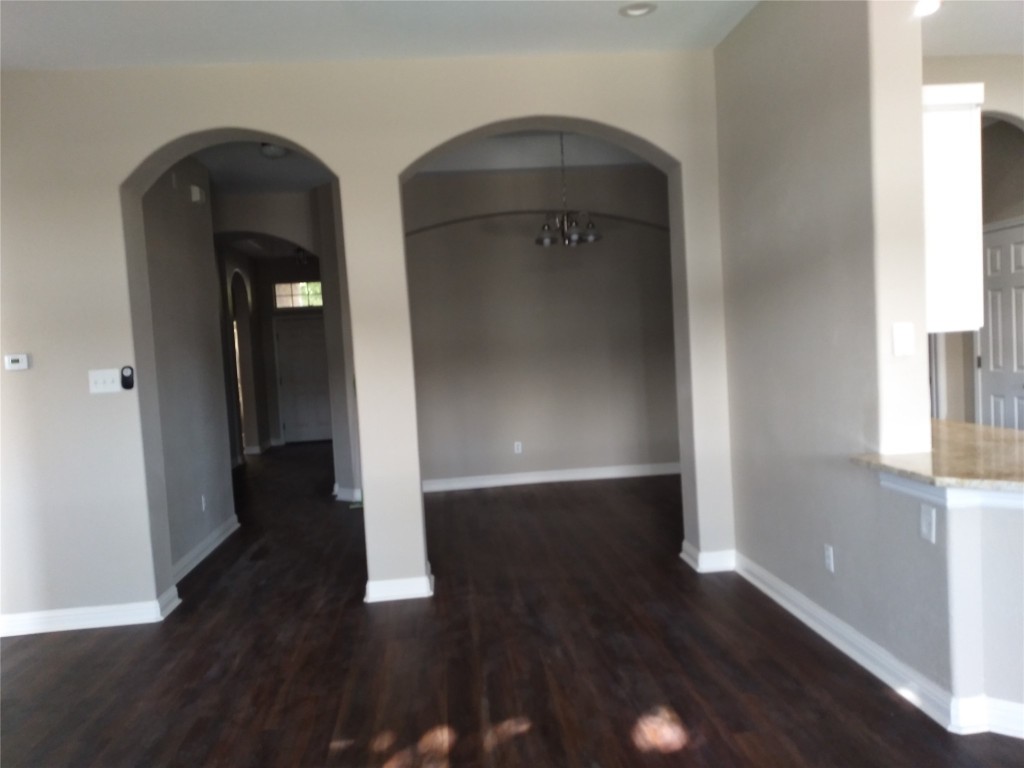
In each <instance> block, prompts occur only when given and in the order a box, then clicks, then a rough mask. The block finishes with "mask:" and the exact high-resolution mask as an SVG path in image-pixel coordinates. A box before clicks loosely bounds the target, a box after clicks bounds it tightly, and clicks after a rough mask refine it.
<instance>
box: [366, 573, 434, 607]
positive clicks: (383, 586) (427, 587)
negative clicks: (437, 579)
mask: <svg viewBox="0 0 1024 768" xmlns="http://www.w3.org/2000/svg"><path fill="white" fill-rule="evenodd" d="M433 594H434V577H433V576H431V575H430V574H429V573H428V574H427V575H426V576H414V577H413V578H411V579H376V580H371V581H368V582H366V598H365V602H367V603H386V602H389V601H391V600H411V599H414V598H422V597H432V596H433Z"/></svg>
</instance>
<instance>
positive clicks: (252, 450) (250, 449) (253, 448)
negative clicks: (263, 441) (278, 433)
mask: <svg viewBox="0 0 1024 768" xmlns="http://www.w3.org/2000/svg"><path fill="white" fill-rule="evenodd" d="M244 453H245V455H246V456H259V455H260V454H261V453H263V447H262V446H259V445H247V446H245V451H244Z"/></svg>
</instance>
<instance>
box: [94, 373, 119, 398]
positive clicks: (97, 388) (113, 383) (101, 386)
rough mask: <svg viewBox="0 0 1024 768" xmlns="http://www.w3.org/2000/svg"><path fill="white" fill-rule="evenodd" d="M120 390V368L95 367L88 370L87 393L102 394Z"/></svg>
mask: <svg viewBox="0 0 1024 768" xmlns="http://www.w3.org/2000/svg"><path fill="white" fill-rule="evenodd" d="M120 391H121V369H120V368H97V369H95V370H91V371H89V394H91V395H103V394H110V393H112V392H120Z"/></svg>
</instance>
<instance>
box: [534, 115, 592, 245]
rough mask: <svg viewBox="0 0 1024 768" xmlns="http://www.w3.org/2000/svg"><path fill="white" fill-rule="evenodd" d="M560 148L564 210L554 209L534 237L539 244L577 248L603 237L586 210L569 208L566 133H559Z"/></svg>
mask: <svg viewBox="0 0 1024 768" xmlns="http://www.w3.org/2000/svg"><path fill="white" fill-rule="evenodd" d="M558 148H559V152H560V155H561V171H562V210H560V211H552V212H551V213H549V214H548V215H547V220H546V221H545V222H544V225H543V226H542V227H541V228H540V233H539V234H538V235H537V237H536V238H535V239H534V242H535V243H536V244H537V245H540V246H542V247H544V248H549V247H551V246H552V245H554V244H555V243H561V244H562V245H568V246H569V247H570V248H575V247H576V246H577V245H585V244H586V243H596V242H597V241H598V240H600V239H601V233H600V232H598V231H597V225H595V224H594V221H593V220H592V219H591V218H590V214H588V213H587V212H586V211H572V210H569V205H568V204H567V203H566V200H565V134H564V133H559V134H558Z"/></svg>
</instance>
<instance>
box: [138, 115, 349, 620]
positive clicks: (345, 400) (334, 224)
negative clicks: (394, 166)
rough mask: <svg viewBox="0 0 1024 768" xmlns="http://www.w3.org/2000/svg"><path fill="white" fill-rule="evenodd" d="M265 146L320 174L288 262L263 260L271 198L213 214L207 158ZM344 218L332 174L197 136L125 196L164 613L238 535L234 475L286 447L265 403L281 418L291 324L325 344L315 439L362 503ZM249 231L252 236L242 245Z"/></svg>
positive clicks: (223, 139)
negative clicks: (188, 580) (243, 464)
mask: <svg viewBox="0 0 1024 768" xmlns="http://www.w3.org/2000/svg"><path fill="white" fill-rule="evenodd" d="M268 146H270V147H273V148H274V149H273V150H272V152H271V153H268V152H266V151H264V152H263V154H264V155H265V157H266V158H272V157H273V154H274V153H293V154H294V156H296V157H302V158H304V159H305V160H306V161H308V162H309V163H311V164H316V165H318V166H319V167H320V168H321V171H322V174H321V175H319V176H317V177H316V183H317V186H315V187H314V186H310V187H309V188H308V189H302V190H299V191H298V192H295V193H294V194H290V196H286V197H288V200H292V198H294V200H292V202H291V203H288V205H291V206H292V207H295V204H296V203H295V201H296V200H297V201H298V205H299V208H301V209H302V210H301V211H300V212H299V214H297V215H289V216H285V217H284V218H283V219H281V220H283V221H284V222H285V226H284V230H285V234H286V235H291V232H290V231H289V229H288V226H287V224H288V223H289V222H295V221H298V222H299V224H298V228H297V230H296V231H297V232H298V234H295V235H291V236H293V237H294V239H295V240H297V241H301V245H295V244H294V243H293V244H292V247H291V248H289V249H284V250H282V252H281V253H277V252H276V251H277V250H278V249H276V248H274V247H268V245H267V244H268V243H270V244H275V243H277V242H284V241H281V240H280V238H278V237H277V233H278V232H279V230H280V229H281V225H280V221H279V220H278V219H277V218H275V216H274V215H273V213H274V210H275V199H276V198H275V196H274V195H268V194H257V193H253V194H250V195H248V196H246V195H244V194H243V195H239V194H235V195H233V197H232V196H229V195H227V194H226V193H225V194H224V200H225V201H227V202H231V203H232V204H231V205H228V204H227V202H225V204H223V205H220V206H219V207H218V206H215V205H213V199H212V196H211V191H212V190H214V189H216V187H215V185H214V183H213V181H212V179H213V178H214V176H213V175H212V174H213V173H214V171H213V170H210V169H211V168H212V165H211V161H210V160H209V158H208V157H205V156H204V155H203V153H204V152H206V153H208V152H209V151H211V150H212V149H216V148H218V147H235V148H237V147H241V148H243V149H244V148H246V147H252V148H253V151H254V152H255V153H256V155H258V154H259V153H260V152H261V150H265V149H266V148H267V147H268ZM278 156H281V155H280V154H278ZM257 162H259V160H258V161H257ZM204 163H205V164H204ZM310 183H312V182H310ZM234 191H235V192H237V191H238V190H234ZM218 194H219V193H218ZM228 197H232V200H231V201H228V200H227V198H228ZM277 197H282V196H281V195H277ZM236 198H242V199H236ZM268 199H270V202H269V203H268V202H267V200H268ZM285 202H286V203H287V201H285ZM338 202H339V193H338V183H337V178H336V176H335V175H334V174H333V172H330V171H329V169H327V167H326V166H325V165H324V164H323V163H322V162H320V161H319V160H317V159H316V158H314V157H313V156H312V155H311V154H310V153H308V152H306V151H305V150H304V149H303V148H302V147H300V146H298V145H296V144H294V143H292V142H289V141H287V140H286V139H283V138H281V137H278V136H271V135H268V134H265V133H261V132H256V131H250V130H242V129H223V130H211V131H202V132H199V133H195V134H190V135H187V136H183V137H180V138H178V139H176V140H174V141H172V142H170V143H168V144H165V145H164V146H163V147H161V148H160V149H158V150H156V151H155V152H153V153H152V154H151V155H149V156H148V157H147V158H146V159H145V160H144V161H143V162H142V163H141V164H140V165H139V166H138V167H137V168H136V169H135V171H134V172H133V173H132V174H131V175H130V176H129V177H128V178H127V179H126V180H125V181H124V183H123V184H122V186H121V204H122V213H123V221H124V234H125V246H126V255H127V273H128V280H129V297H130V305H131V315H132V332H133V341H134V347H135V361H136V368H137V370H138V380H139V387H138V397H139V408H140V416H141V424H142V443H143V453H144V463H145V471H146V486H147V498H148V507H149V523H150V537H151V544H152V548H153V561H154V571H155V580H156V585H157V592H158V594H160V595H162V596H165V597H163V598H162V599H161V602H162V603H165V605H164V606H163V610H164V612H166V611H168V610H170V608H171V607H173V604H174V602H175V601H176V600H177V595H176V591H175V589H174V587H175V584H176V583H177V582H178V580H180V579H181V578H182V577H183V576H184V575H185V574H187V573H188V571H189V570H191V569H192V568H193V567H194V566H195V565H197V564H198V563H199V562H200V561H201V560H202V559H204V558H205V557H206V556H207V555H208V554H210V552H212V551H213V549H215V548H216V547H217V546H218V545H219V544H220V543H221V542H223V541H224V540H225V539H226V538H227V537H228V536H229V535H230V534H231V533H232V532H233V531H234V530H235V529H236V528H237V527H238V521H237V519H236V516H235V505H234V497H233V487H232V486H233V482H232V465H233V464H237V463H238V462H240V461H242V460H243V457H244V455H245V454H247V453H259V452H261V451H262V450H265V449H266V448H268V447H270V446H273V445H278V444H281V443H284V442H287V441H288V440H287V436H285V435H282V434H281V433H280V432H275V431H274V429H273V424H272V421H273V420H272V419H271V418H270V417H269V416H268V413H270V414H272V413H276V411H275V409H274V408H272V407H268V405H267V402H268V399H269V401H270V402H271V404H272V405H275V406H276V403H277V402H278V397H279V395H280V393H278V392H276V391H274V390H275V388H274V387H272V386H270V385H271V384H273V383H274V382H276V381H278V380H279V378H280V377H279V375H278V373H277V371H276V368H275V366H276V362H277V361H276V360H275V359H274V351H275V347H274V343H275V342H274V338H275V336H274V333H275V329H276V320H277V318H278V317H279V316H281V315H282V314H294V315H296V316H297V315H300V314H302V315H304V316H305V317H304V319H305V320H307V321H308V320H312V321H313V325H314V326H318V328H319V330H318V333H319V337H320V344H321V346H322V347H325V355H326V356H327V357H329V358H330V360H331V362H330V363H327V362H323V364H322V366H321V365H320V363H319V361H318V365H317V366H316V367H317V369H318V371H319V370H320V369H321V368H322V373H323V375H325V376H327V377H328V380H327V381H325V382H324V387H323V396H322V398H321V399H322V401H323V402H322V403H320V406H321V407H320V410H322V411H324V413H325V414H326V415H325V416H324V417H323V418H322V422H323V425H322V429H323V431H324V434H323V435H318V437H321V438H323V439H330V440H332V441H333V446H334V475H335V495H336V496H337V497H339V498H345V497H346V496H348V497H349V499H351V497H352V496H355V495H357V494H358V488H359V479H358V478H359V475H358V459H357V456H358V444H357V435H356V429H355V402H354V384H353V377H352V375H351V371H352V362H351V352H350V350H351V343H350V341H349V342H348V343H346V341H345V337H346V336H347V335H348V336H350V330H349V327H348V323H347V311H346V310H347V296H343V295H342V292H343V287H342V286H343V285H344V280H342V279H340V278H339V275H342V274H343V272H344V259H343V248H342V232H341V214H340V206H339V204H338ZM261 206H262V207H261ZM278 208H279V206H278ZM286 209H287V205H286ZM239 211H242V212H243V213H239ZM286 213H289V214H291V213H293V212H292V211H290V210H286ZM246 216H248V217H249V218H248V219H247V218H246ZM240 221H244V222H245V224H246V225H247V226H246V228H247V229H248V230H250V231H248V232H246V233H242V234H244V235H245V237H243V238H241V239H240V240H239V238H238V237H235V235H238V234H239V233H238V232H237V231H235V230H237V229H238V228H239V226H240V225H239V222H240ZM263 230H265V231H263ZM236 241H238V242H247V243H249V244H250V245H251V247H252V248H253V249H254V250H253V252H252V253H246V252H245V247H244V246H239V245H238V242H236ZM275 256H281V257H282V258H274V257H275ZM285 257H287V258H285ZM282 270H283V271H282ZM307 273H308V275H307ZM282 275H283V276H284V277H281V276H282ZM289 276H290V277H289ZM278 277H281V281H284V279H285V277H287V278H288V280H289V281H290V280H291V277H295V278H296V279H295V280H294V281H292V282H286V283H285V284H286V285H288V286H291V285H292V283H294V284H295V285H301V286H303V287H305V288H306V291H307V292H309V291H313V292H315V293H316V296H315V297H314V298H313V299H309V298H308V297H307V296H306V295H305V293H304V295H303V300H302V301H299V300H292V299H289V300H288V301H284V300H283V299H281V298H279V297H276V296H275V280H276V279H277V278H278ZM300 281H301V283H300ZM279 282H280V281H279ZM314 284H315V288H311V287H307V286H313V285H314ZM254 285H255V286H258V290H256V291H255V292H254ZM268 286H269V287H268ZM321 286H322V287H321ZM277 292H278V293H280V292H281V289H280V288H279V287H278V288H277ZM282 308H286V311H284V312H283V311H282ZM293 308H294V309H293ZM312 315H316V317H312ZM307 324H308V323H307ZM267 350H270V352H269V353H268V352H267ZM268 392H269V395H268ZM306 410H309V409H304V412H305V411H306ZM279 423H280V421H279ZM282 426H283V424H282ZM295 439H297V440H304V439H314V438H310V437H308V436H299V435H296V436H295Z"/></svg>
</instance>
